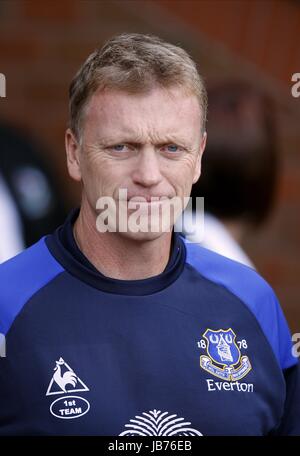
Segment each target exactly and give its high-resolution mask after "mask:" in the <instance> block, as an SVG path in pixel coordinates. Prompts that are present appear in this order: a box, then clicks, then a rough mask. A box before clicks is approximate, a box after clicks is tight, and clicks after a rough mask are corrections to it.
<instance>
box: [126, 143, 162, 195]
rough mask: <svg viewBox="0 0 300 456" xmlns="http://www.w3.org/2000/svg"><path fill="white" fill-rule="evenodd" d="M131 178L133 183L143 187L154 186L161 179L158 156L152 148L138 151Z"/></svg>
mask: <svg viewBox="0 0 300 456" xmlns="http://www.w3.org/2000/svg"><path fill="white" fill-rule="evenodd" d="M132 178H133V181H134V183H135V184H138V185H141V186H143V187H152V186H155V185H157V184H158V183H159V182H160V181H161V180H162V175H161V171H160V163H159V157H158V156H157V154H156V152H155V150H154V149H153V148H150V147H149V148H145V149H144V150H141V151H140V152H139V155H138V160H137V164H136V168H135V169H134V172H133V175H132Z"/></svg>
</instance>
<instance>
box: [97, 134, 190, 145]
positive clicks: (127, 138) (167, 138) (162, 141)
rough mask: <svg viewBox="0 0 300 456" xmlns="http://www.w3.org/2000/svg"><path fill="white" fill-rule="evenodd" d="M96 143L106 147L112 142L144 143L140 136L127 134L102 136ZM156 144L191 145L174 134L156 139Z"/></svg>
mask: <svg viewBox="0 0 300 456" xmlns="http://www.w3.org/2000/svg"><path fill="white" fill-rule="evenodd" d="M97 143H98V144H99V145H100V146H103V147H107V146H111V145H113V144H123V143H125V144H134V145H143V144H145V143H144V141H143V140H142V138H141V137H138V136H133V135H130V136H127V135H126V134H124V135H122V136H119V137H117V138H116V137H115V138H104V139H99V140H98V141H97ZM154 144H155V145H156V146H162V145H164V144H177V145H179V146H182V147H185V148H187V149H191V148H192V146H191V144H190V143H187V141H186V139H180V138H176V136H172V135H170V136H168V135H167V136H165V137H164V138H161V139H158V140H157V141H155V142H154Z"/></svg>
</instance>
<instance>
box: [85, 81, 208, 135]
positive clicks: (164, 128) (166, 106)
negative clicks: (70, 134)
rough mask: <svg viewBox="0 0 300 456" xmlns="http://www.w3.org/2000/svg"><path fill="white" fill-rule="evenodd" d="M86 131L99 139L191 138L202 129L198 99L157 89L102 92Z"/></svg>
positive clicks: (91, 109)
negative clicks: (111, 136) (101, 137)
mask: <svg viewBox="0 0 300 456" xmlns="http://www.w3.org/2000/svg"><path fill="white" fill-rule="evenodd" d="M84 124H85V126H84V129H85V131H88V132H89V133H92V130H96V131H97V134H98V135H99V136H102V135H103V134H105V135H108V136H109V135H110V134H112V135H115V134H116V132H118V133H119V134H123V135H128V136H130V135H133V134H134V135H137V136H144V135H154V136H163V135H171V134H172V135H173V134H174V133H176V134H177V135H181V136H183V137H185V138H190V139H192V138H191V137H193V136H194V135H195V132H196V131H199V132H200V129H201V109H200V106H199V102H198V98H197V97H196V96H195V95H191V94H187V93H186V92H185V91H183V90H182V89H180V88H172V89H163V88H153V89H151V91H149V92H147V93H139V94H136V93H134V94H132V93H127V92H124V91H120V90H112V89H109V90H101V91H98V92H96V93H95V94H94V95H93V96H92V97H91V99H90V101H89V103H88V105H87V108H86V113H85V120H84Z"/></svg>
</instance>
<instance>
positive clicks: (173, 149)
mask: <svg viewBox="0 0 300 456" xmlns="http://www.w3.org/2000/svg"><path fill="white" fill-rule="evenodd" d="M178 149H179V147H178V146H176V144H169V145H168V146H167V151H168V152H178Z"/></svg>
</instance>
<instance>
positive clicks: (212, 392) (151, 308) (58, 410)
mask: <svg viewBox="0 0 300 456" xmlns="http://www.w3.org/2000/svg"><path fill="white" fill-rule="evenodd" d="M76 217H77V212H75V213H72V214H71V216H70V217H69V218H68V219H67V221H66V223H65V225H64V226H63V227H60V228H59V229H58V230H57V231H56V232H55V233H54V234H52V235H49V236H47V237H45V238H43V239H41V240H40V241H39V242H38V243H37V244H35V245H33V246H32V247H30V248H29V249H27V250H25V251H24V252H23V253H21V254H20V255H18V256H16V257H15V258H13V259H11V260H9V261H7V262H6V263H4V264H2V265H0V333H1V334H2V336H1V339H0V348H1V352H0V353H1V354H2V356H1V357H0V435H132V436H133V435H142V436H146V435H150V436H157V435H159V436H175V435H191V436H192V435H194V436H197V435H268V434H283V435H300V380H299V363H298V361H297V359H296V358H295V357H294V356H293V355H292V350H291V348H292V347H291V336H290V333H289V329H288V327H287V324H286V321H285V318H284V316H283V314H282V311H281V309H280V306H279V304H278V301H277V299H276V296H275V295H274V292H273V291H272V289H271V288H270V286H269V285H268V284H267V283H266V282H265V281H264V280H263V279H262V278H261V277H260V276H259V275H258V274H257V273H256V272H255V271H254V270H252V269H251V268H248V267H246V266H244V265H242V264H240V263H237V262H234V261H232V260H229V259H227V258H225V257H223V256H220V255H218V254H216V253H213V252H211V251H209V250H206V249H204V248H201V247H200V246H199V245H197V244H192V243H189V242H187V241H185V240H184V239H183V238H182V237H181V236H179V235H178V234H177V233H174V234H173V242H172V249H171V254H170V260H169V263H168V265H167V267H166V269H165V270H164V271H163V272H162V273H161V274H159V275H157V276H155V277H151V278H148V279H145V280H116V279H112V278H109V277H106V276H104V275H103V274H100V273H99V272H98V271H97V270H96V269H95V267H94V266H93V265H92V264H91V263H90V262H89V261H88V259H87V258H86V257H85V256H84V255H83V253H82V252H81V251H80V250H79V249H78V247H77V245H76V242H75V240H74V237H73V233H72V224H73V223H74V220H75V219H76ZM99 254H100V255H101V252H99ZM124 261H125V260H124ZM4 336H5V339H4ZM1 341H2V344H1ZM4 342H6V343H5V344H4ZM4 355H6V356H4Z"/></svg>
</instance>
